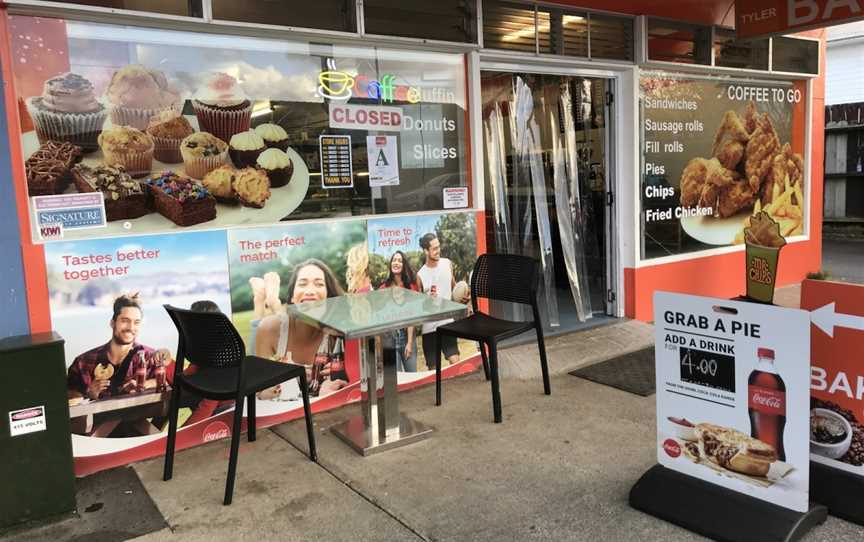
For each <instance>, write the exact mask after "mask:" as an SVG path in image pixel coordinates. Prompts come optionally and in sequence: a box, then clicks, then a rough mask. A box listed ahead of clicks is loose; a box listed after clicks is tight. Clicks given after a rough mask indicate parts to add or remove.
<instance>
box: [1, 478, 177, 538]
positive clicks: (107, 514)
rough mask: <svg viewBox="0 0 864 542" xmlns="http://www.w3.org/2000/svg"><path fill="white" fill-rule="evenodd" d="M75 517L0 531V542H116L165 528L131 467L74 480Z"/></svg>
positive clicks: (162, 518) (61, 517)
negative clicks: (18, 541) (66, 541)
mask: <svg viewBox="0 0 864 542" xmlns="http://www.w3.org/2000/svg"><path fill="white" fill-rule="evenodd" d="M75 499H76V502H77V504H78V513H77V514H68V515H65V516H59V517H55V518H51V519H48V520H43V521H33V522H29V523H24V524H22V525H18V526H15V527H11V528H9V529H6V530H0V541H3V542H5V541H10V542H11V541H12V540H27V541H28V542H57V541H58V540H76V541H77V540H80V541H84V542H119V541H121V540H129V539H131V538H136V537H138V536H142V535H145V534H147V533H152V532H154V531H158V530H160V529H163V528H165V527H167V526H168V523H167V522H166V521H165V518H164V517H162V514H161V513H160V512H159V509H158V508H156V505H155V504H154V503H153V500H152V499H151V498H150V495H149V494H148V493H147V490H145V489H144V486H143V485H142V484H141V480H140V479H138V475H137V474H136V473H135V471H134V470H133V469H132V467H121V468H117V469H111V470H107V471H102V472H97V473H96V474H91V475H90V476H87V477H86V478H78V479H77V480H75Z"/></svg>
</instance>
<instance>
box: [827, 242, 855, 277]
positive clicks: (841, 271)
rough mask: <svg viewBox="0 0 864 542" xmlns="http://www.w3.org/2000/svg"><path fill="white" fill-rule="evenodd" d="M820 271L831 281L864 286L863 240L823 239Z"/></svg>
mask: <svg viewBox="0 0 864 542" xmlns="http://www.w3.org/2000/svg"><path fill="white" fill-rule="evenodd" d="M822 269H823V270H824V271H825V272H827V273H828V278H829V279H831V280H840V281H844V282H857V283H861V284H864V239H861V240H858V239H855V240H848V239H843V240H838V239H823V241H822Z"/></svg>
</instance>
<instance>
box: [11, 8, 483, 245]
mask: <svg viewBox="0 0 864 542" xmlns="http://www.w3.org/2000/svg"><path fill="white" fill-rule="evenodd" d="M10 27H11V29H12V32H11V35H12V37H13V39H12V48H13V55H12V58H14V59H15V62H14V65H13V66H12V68H13V73H14V84H15V90H16V92H17V96H18V102H19V106H20V107H19V113H20V117H21V126H22V147H23V150H24V158H25V159H26V160H27V172H28V188H29V191H30V195H31V196H39V195H53V194H67V195H70V194H78V193H80V192H87V191H94V190H95V191H102V192H103V193H105V200H106V202H107V206H108V207H110V209H109V210H108V215H109V222H108V227H107V229H105V228H102V229H82V230H81V231H80V232H78V231H67V232H66V237H67V238H69V237H70V236H71V237H72V238H75V237H78V236H80V237H87V236H96V235H103V236H104V235H113V234H141V233H150V232H160V231H167V230H178V229H188V228H191V229H196V228H219V227H230V226H234V225H240V224H243V225H254V224H270V223H275V222H279V221H284V220H296V219H306V218H320V217H333V216H352V215H353V216H356V215H372V214H375V215H378V214H384V213H394V212H405V211H423V210H441V209H444V208H448V209H452V208H460V207H462V208H464V207H468V206H469V204H470V200H469V193H470V187H469V184H468V175H467V170H468V161H467V150H466V141H465V140H466V136H465V132H466V126H465V125H466V115H467V104H466V93H465V65H464V56H463V55H461V54H445V53H431V52H415V51H410V50H393V49H384V48H375V47H366V46H340V45H326V44H317V43H316V44H310V43H299V42H288V41H276V40H264V39H254V38H242V37H235V36H219V35H210V34H203V33H192V32H189V33H187V32H175V31H165V30H153V29H146V28H135V27H121V26H112V25H100V24H90V23H83V22H72V21H63V20H58V19H43V18H32V17H19V16H13V17H10ZM64 142H65V143H71V144H72V145H74V146H75V147H76V148H79V149H81V151H76V152H73V153H72V155H71V156H69V157H66V158H67V161H66V162H63V163H61V164H59V165H57V164H56V163H55V162H56V159H57V158H58V156H55V155H56V154H57V152H55V150H52V149H54V148H55V147H56V146H58V145H59V144H62V143H64ZM40 149H41V152H40ZM82 157H83V160H82V164H81V166H80V167H73V166H74V162H75V161H77V160H79V159H81V158H82ZM59 158H63V157H59ZM115 165H121V166H124V167H125V170H126V171H125V173H126V174H129V175H131V176H132V177H133V179H128V178H127V176H126V175H122V176H121V177H122V180H123V182H124V183H125V182H127V181H129V182H130V184H129V187H127V186H126V185H125V184H124V185H123V186H121V187H120V188H123V189H122V190H121V189H119V188H117V187H116V186H114V185H111V186H107V185H106V183H108V184H110V183H109V181H110V179H107V177H106V175H108V173H106V170H105V169H104V168H105V167H107V166H115ZM49 166H50V167H49ZM54 166H58V167H59V169H57V168H55V169H57V171H54V170H53V169H51V168H52V167H54ZM244 168H246V169H244ZM168 170H170V171H173V172H174V173H175V174H178V175H179V176H180V177H181V178H187V177H188V178H192V179H194V182H195V185H196V186H198V185H199V183H203V186H204V188H206V194H208V195H207V196H206V197H205V196H198V194H199V192H196V191H194V190H193V191H192V192H191V195H189V194H187V195H188V196H189V197H195V198H197V197H200V198H201V199H203V200H204V201H206V202H209V201H212V198H210V196H213V197H215V199H216V202H215V206H211V207H213V209H210V210H208V211H207V212H206V213H203V212H202V214H199V215H196V217H197V218H195V217H192V216H191V214H193V213H190V217H185V218H184V217H182V216H178V215H177V213H179V212H180V211H176V212H174V211H170V210H166V209H164V208H163V209H160V208H159V207H158V206H156V207H155V208H153V207H149V208H147V209H143V208H142V209H136V210H134V211H130V210H129V209H128V208H127V207H128V205H127V206H124V205H120V204H117V203H116V202H117V201H118V200H119V201H124V202H125V201H127V197H128V196H129V193H130V192H129V190H127V188H130V189H131V188H135V190H132V192H134V193H137V192H136V191H137V190H138V187H139V185H142V186H143V188H144V192H147V189H148V187H149V185H148V183H152V182H158V180H157V181H152V179H153V178H158V177H159V176H160V174H161V173H162V172H164V171H168ZM108 176H110V175H108ZM162 180H163V182H167V183H168V184H169V185H170V186H172V187H174V184H176V183H173V181H175V180H176V178H175V177H170V176H169V177H165V176H164V175H163V176H162ZM181 184H182V183H181ZM175 188H176V187H175ZM151 192H152V190H151ZM175 194H176V191H175ZM112 198H113V199H112ZM448 198H449V199H448ZM133 199H134V198H133ZM175 199H176V198H175ZM128 201H132V200H131V199H129V200H128ZM214 209H215V210H214ZM142 213H143V214H142ZM133 215H135V216H133ZM199 219H200V220H199ZM35 222H36V221H34V223H35Z"/></svg>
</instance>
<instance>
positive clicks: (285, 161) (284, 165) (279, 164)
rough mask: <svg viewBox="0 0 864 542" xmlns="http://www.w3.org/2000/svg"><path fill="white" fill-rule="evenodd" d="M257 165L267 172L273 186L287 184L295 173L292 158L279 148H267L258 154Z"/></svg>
mask: <svg viewBox="0 0 864 542" xmlns="http://www.w3.org/2000/svg"><path fill="white" fill-rule="evenodd" d="M256 165H257V166H258V168H259V169H261V170H263V171H264V173H266V174H267V178H269V179H270V186H271V187H272V188H279V187H280V186H285V185H286V184H288V183H289V182H290V181H291V176H292V175H293V174H294V164H293V163H292V162H291V158H290V157H289V156H288V155H287V154H286V153H285V152H283V151H281V150H279V149H267V150H266V151H264V152H262V153H261V154H260V155H259V156H258V160H256Z"/></svg>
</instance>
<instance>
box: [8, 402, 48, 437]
mask: <svg viewBox="0 0 864 542" xmlns="http://www.w3.org/2000/svg"><path fill="white" fill-rule="evenodd" d="M47 428H48V425H47V424H46V422H45V407H44V406H36V407H30V408H23V409H21V410H12V411H10V412H9V436H10V437H17V436H20V435H26V434H28V433H36V432H38V431H45V430H46V429H47Z"/></svg>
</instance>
